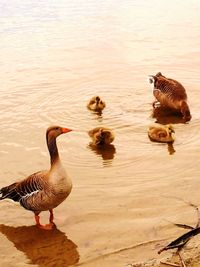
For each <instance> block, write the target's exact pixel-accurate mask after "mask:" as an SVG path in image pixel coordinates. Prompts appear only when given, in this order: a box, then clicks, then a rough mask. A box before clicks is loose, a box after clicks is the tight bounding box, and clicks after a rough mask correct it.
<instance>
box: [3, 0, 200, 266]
mask: <svg viewBox="0 0 200 267" xmlns="http://www.w3.org/2000/svg"><path fill="white" fill-rule="evenodd" d="M199 17H200V3H199V2H198V1H195V0H191V1H186V0H184V1H180V0H176V1H172V0H168V1H165V0H163V1H158V0H152V1H146V0H140V1H139V0H134V1H131V0H123V1H121V0H117V1H114V0H108V1H92V0H84V1H83V0H76V1H67V0H60V1H55V0H52V1H50V0H41V1H33V0H28V1H25V0H15V1H14V0H1V3H0V25H1V26H0V38H1V42H0V66H1V72H0V80H1V86H0V118H1V124H0V131H1V135H0V152H1V153H0V160H1V172H0V176H1V179H0V186H5V185H7V184H9V183H12V182H14V181H15V180H18V179H21V178H24V177H26V176H27V175H29V174H31V173H33V172H35V171H37V170H40V169H45V168H48V167H49V156H48V151H47V147H46V144H45V130H46V128H47V127H48V126H49V125H52V124H58V125H62V126H66V127H69V128H72V129H74V131H73V132H71V133H69V134H67V135H65V136H61V137H60V138H59V140H58V146H59V150H60V154H61V158H62V161H63V163H64V165H65V166H66V169H67V171H68V173H69V174H70V175H71V177H72V180H73V185H74V187H73V191H72V194H71V195H70V197H69V198H68V199H67V200H66V201H65V202H64V203H63V204H62V205H60V206H59V207H58V208H57V209H56V210H55V217H56V223H57V227H58V229H57V231H58V232H54V233H53V235H54V236H55V238H56V242H55V244H56V245H55V247H56V248H57V249H56V250H54V253H53V254H51V252H50V251H51V249H49V248H51V247H52V246H53V245H52V242H53V241H52V239H51V240H50V241H49V239H48V238H47V242H46V244H44V242H41V246H40V242H38V239H37V238H36V237H38V232H37V230H34V229H35V228H33V227H32V225H33V223H34V220H33V215H32V213H31V212H27V211H26V210H23V209H22V208H21V207H19V206H16V205H13V203H10V202H2V203H1V210H0V217H1V227H0V231H1V233H2V235H1V237H0V238H1V244H0V251H1V255H2V257H1V262H2V264H3V266H29V265H30V264H36V265H38V266H54V265H53V264H55V263H57V266H61V265H62V264H63V266H67V265H69V264H71V265H76V264H80V265H84V266H98V264H99V266H126V265H127V264H129V263H134V262H138V261H139V262H140V261H144V260H148V259H150V258H152V257H155V258H157V257H158V256H157V250H158V248H157V247H158V246H159V245H163V244H165V240H166V239H170V238H173V237H175V236H176V235H177V233H178V232H179V231H180V230H179V229H176V228H175V227H174V226H173V225H172V224H170V222H169V221H176V222H182V223H188V224H189V223H191V224H192V223H193V222H194V221H195V213H194V212H193V209H192V208H191V207H189V206H188V205H187V204H186V203H185V202H184V201H191V202H193V203H195V204H197V205H198V204H199V203H200V198H199V191H198V188H199V173H200V171H199V164H200V158H199V152H200V141H199V131H200V122H199V118H200V111H199V98H200V90H199V84H200V72H199V69H200V61H199V47H200V23H199ZM158 71H161V72H162V73H163V74H164V75H166V76H168V77H171V78H174V79H177V80H178V81H180V82H181V83H182V84H183V85H184V86H185V88H186V90H187V93H188V99H189V105H190V107H191V113H192V120H191V122H189V123H187V124H183V123H178V124H175V125H174V127H175V131H176V140H175V142H174V150H175V153H173V154H171V155H170V153H169V151H168V148H167V146H166V145H165V144H157V143H152V142H150V140H149V139H148V136H147V129H148V126H149V125H150V124H152V123H154V122H155V119H154V118H152V116H151V111H152V107H151V103H152V101H153V96H152V91H151V88H150V86H149V85H148V84H147V76H148V75H149V74H155V73H156V72H158ZM97 94H98V95H100V96H101V97H102V98H103V99H104V100H105V101H106V104H107V107H106V109H105V110H104V111H103V113H102V115H101V116H98V115H97V114H94V113H92V112H89V111H88V110H87V108H86V104H87V101H88V100H89V99H90V98H91V97H92V96H93V95H97ZM100 125H104V126H107V127H110V128H112V129H113V131H114V132H115V134H116V139H115V141H114V143H113V149H111V150H110V151H109V153H107V154H105V153H98V151H95V150H93V149H91V147H90V146H89V143H90V139H89V136H88V135H87V131H88V130H90V129H92V128H93V127H96V126H100ZM47 217H48V214H46V213H44V214H43V219H44V221H45V220H47ZM34 231H36V232H35V233H34ZM24 236H26V238H24ZM27 236H30V239H27ZM38 238H39V237H38ZM49 238H50V237H49ZM160 240H164V241H160ZM31 242H33V243H34V248H33V249H32V248H31V246H26V244H29V243H31ZM141 244H143V245H142V246H141ZM139 245H140V246H139ZM146 246H147V247H146ZM63 247H64V248H66V250H64V249H62V248H63ZM45 248H46V249H45ZM37 250H41V251H42V252H41V254H38V257H37V256H35V254H34V253H36V255H37ZM52 250H53V249H52ZM34 251H36V252H34ZM66 251H72V254H70V255H72V256H70V257H72V260H71V261H67V260H66V258H69V254H65V253H66ZM70 253H71V252H70ZM8 255H9V256H8ZM62 260H63V261H62ZM94 264H97V265H94Z"/></svg>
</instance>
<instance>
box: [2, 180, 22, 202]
mask: <svg viewBox="0 0 200 267" xmlns="http://www.w3.org/2000/svg"><path fill="white" fill-rule="evenodd" d="M16 185H17V183H13V184H11V185H9V186H5V187H2V188H1V189H0V200H3V199H5V198H10V199H12V200H14V201H19V195H18V193H17V191H16Z"/></svg>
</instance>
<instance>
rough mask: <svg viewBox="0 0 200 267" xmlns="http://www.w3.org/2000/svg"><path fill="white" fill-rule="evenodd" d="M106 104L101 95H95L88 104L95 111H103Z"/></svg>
mask: <svg viewBox="0 0 200 267" xmlns="http://www.w3.org/2000/svg"><path fill="white" fill-rule="evenodd" d="M105 106H106V104H105V102H104V101H103V100H102V99H101V98H100V97H99V96H93V97H92V98H91V99H90V101H89V102H88V104H87V108H88V109H90V110H93V111H102V110H103V109H104V108H105Z"/></svg>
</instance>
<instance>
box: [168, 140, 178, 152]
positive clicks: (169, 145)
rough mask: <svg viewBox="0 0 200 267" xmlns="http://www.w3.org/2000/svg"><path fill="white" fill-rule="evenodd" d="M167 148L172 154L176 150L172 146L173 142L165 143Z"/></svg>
mask: <svg viewBox="0 0 200 267" xmlns="http://www.w3.org/2000/svg"><path fill="white" fill-rule="evenodd" d="M167 149H168V152H169V154H170V155H173V154H174V153H175V152H176V150H175V149H174V146H173V142H172V143H168V144H167Z"/></svg>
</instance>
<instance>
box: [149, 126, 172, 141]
mask: <svg viewBox="0 0 200 267" xmlns="http://www.w3.org/2000/svg"><path fill="white" fill-rule="evenodd" d="M173 133H175V131H174V127H173V126H172V125H159V126H157V125H155V126H151V127H149V130H148V136H149V138H150V140H151V141H155V142H160V143H173V142H174V136H173Z"/></svg>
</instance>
